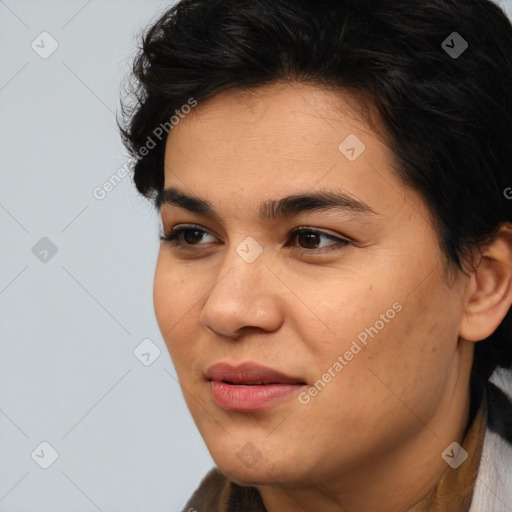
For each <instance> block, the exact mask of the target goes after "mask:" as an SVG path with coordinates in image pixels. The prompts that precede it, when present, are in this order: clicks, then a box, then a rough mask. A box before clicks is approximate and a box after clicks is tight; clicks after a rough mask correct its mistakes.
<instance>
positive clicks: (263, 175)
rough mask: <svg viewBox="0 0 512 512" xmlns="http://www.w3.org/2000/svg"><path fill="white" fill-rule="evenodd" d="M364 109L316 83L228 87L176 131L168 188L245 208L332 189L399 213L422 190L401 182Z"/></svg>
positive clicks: (170, 152)
mask: <svg viewBox="0 0 512 512" xmlns="http://www.w3.org/2000/svg"><path fill="white" fill-rule="evenodd" d="M361 112H362V108H361V105H360V104H359V103H358V102H357V100H356V98H355V97H354V96H352V95H350V94H349V93H347V92H342V91H334V90H332V89H323V88H320V87H318V86H313V85H306V84H298V83H293V84H286V83H278V84H273V85H269V86H265V87H261V88H257V89H251V90H229V91H225V92H223V93H220V94H218V95H216V96H214V97H213V98H211V99H209V100H206V101H204V102H202V103H199V105H197V106H196V107H195V108H194V109H193V110H192V112H191V113H190V114H188V115H186V116H184V118H183V119H181V120H180V123H179V124H178V125H176V126H175V127H174V128H173V129H172V130H171V132H170V134H169V136H168V139H167V145H166V154H165V188H169V187H177V188H180V189H182V190H185V191H187V190H188V192H190V193H191V195H195V196H201V197H209V198H211V199H212V202H217V201H216V200H215V198H224V199H225V198H226V197H230V198H231V199H232V201H233V202H237V204H238V205H239V206H240V207H247V206H248V205H250V204H253V205H254V206H255V205H256V202H254V200H255V199H256V197H258V204H260V203H261V201H263V200H264V199H270V198H272V199H274V198H277V197H282V196H284V195H293V194H294V193H295V192H297V191H299V190H300V192H304V191H305V190H311V191H315V190H318V189H322V190H332V191H333V192H345V193H347V194H349V195H351V196H353V197H356V198H359V199H361V201H364V202H365V203H367V204H369V205H370V206H372V207H374V205H378V207H377V206H375V208H376V209H379V210H380V212H381V213H383V214H392V212H393V211H396V210H397V208H400V205H401V204H402V203H404V198H405V196H408V195H413V196H414V195H415V193H414V192H413V191H412V190H409V189H406V188H405V187H404V186H403V185H402V184H401V183H400V182H399V180H398V178H397V176H396V174H395V172H394V171H393V162H394V160H393V156H392V154H391V151H390V150H389V148H388V147H387V146H386V145H385V144H384V142H383V140H382V137H381V134H380V133H376V132H375V131H374V125H372V127H370V126H368V123H367V121H366V118H365V117H363V115H361ZM377 126H378V125H377ZM418 200H419V198H417V197H416V198H414V197H413V198H411V199H410V200H409V203H411V201H412V202H414V201H418ZM420 208H421V205H420Z"/></svg>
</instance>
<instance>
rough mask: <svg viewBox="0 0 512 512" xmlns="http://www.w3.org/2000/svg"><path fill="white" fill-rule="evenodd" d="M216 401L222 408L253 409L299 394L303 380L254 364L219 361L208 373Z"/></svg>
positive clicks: (244, 410) (251, 410)
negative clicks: (233, 364) (233, 363)
mask: <svg viewBox="0 0 512 512" xmlns="http://www.w3.org/2000/svg"><path fill="white" fill-rule="evenodd" d="M206 378H207V379H208V380H209V383H210V391H211V395H212V398H213V400H214V402H215V403H216V404H217V405H218V406H219V407H221V408H222V409H225V410H228V411H238V412H254V411H259V410H262V409H268V408H270V407H271V406H272V405H274V404H276V403H277V402H279V401H280V400H283V399H285V398H286V397H290V396H291V395H293V394H295V393H297V391H298V390H300V388H301V387H302V386H304V385H305V382H304V380H303V379H301V378H299V377H292V376H290V375H286V374H284V373H281V372H279V371H277V370H273V369H272V368H267V367H266V366H261V365H259V364H255V363H243V364H241V365H239V366H231V365H230V364H227V363H217V364H215V365H213V366H211V367H210V368H209V369H208V370H207V372H206Z"/></svg>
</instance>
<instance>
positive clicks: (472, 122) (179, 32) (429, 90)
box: [118, 0, 512, 416]
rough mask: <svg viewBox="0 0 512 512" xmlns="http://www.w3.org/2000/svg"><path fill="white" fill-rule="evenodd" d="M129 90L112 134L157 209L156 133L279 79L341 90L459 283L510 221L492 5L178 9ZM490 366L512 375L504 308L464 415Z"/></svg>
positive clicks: (422, 1)
mask: <svg viewBox="0 0 512 512" xmlns="http://www.w3.org/2000/svg"><path fill="white" fill-rule="evenodd" d="M454 32H456V33H457V34H454ZM454 38H458V39H454ZM462 40H464V41H465V42H466V43H467V44H468V47H467V49H466V50H465V51H464V53H462V54H461V55H457V54H453V53H451V52H450V51H449V48H455V46H456V43H455V41H457V44H459V43H460V42H462ZM130 78H131V79H130V81H129V84H128V85H129V89H128V91H127V94H126V95H125V96H123V97H122V99H121V116H120V120H119V119H118V124H119V128H120V130H121V134H122V139H123V142H124V144H125V146H126V148H127V149H128V151H129V153H130V154H131V155H132V156H133V157H135V159H134V161H133V162H134V163H133V179H134V183H135V185H136V187H137V189H138V191H139V192H140V193H141V194H143V195H144V196H146V197H148V198H152V199H154V200H155V206H156V207H157V208H158V207H159V205H158V194H159V192H161V191H162V189H163V187H164V153H165V142H166V137H165V136H164V137H161V136H160V137H155V127H158V126H164V124H165V123H166V122H167V123H168V122H169V119H170V118H171V117H172V116H173V115H174V114H175V112H176V111H177V110H179V109H181V108H182V106H183V105H185V104H187V103H188V102H189V101H190V99H191V98H194V100H195V101H197V102H199V103H200V102H201V101H204V100H205V99H207V98H210V97H212V96H214V95H216V94H218V93H220V92H223V91H226V90H229V89H236V88H239V89H240V88H241V89H248V88H253V87H258V86H261V85H265V84H271V83H273V82H277V81H283V80H284V81H301V82H307V83H310V84H315V85H318V86H320V87H329V88H331V87H334V88H338V89H342V90H344V91H349V92H351V93H352V94H354V97H356V98H357V99H358V100H359V103H360V106H361V108H362V111H364V113H365V119H366V120H367V122H368V123H369V124H370V126H371V121H372V119H374V120H375V119H378V121H379V122H380V123H381V124H380V126H384V128H385V133H384V134H383V135H384V136H385V141H386V143H387V145H388V147H389V148H390V150H391V152H392V155H393V158H394V171H395V172H396V176H397V177H398V179H400V180H401V182H403V183H404V184H405V185H406V186H408V187H410V188H412V189H414V190H415V191H417V192H418V193H419V194H420V195H421V197H422V198H423V200H424V201H425V203H426V205H427V206H428V208H429V210H430V212H431V214H432V218H433V220H434V224H435V228H436V232H437V233H438V237H439V243H440V247H441V249H442V252H443V254H444V256H445V258H446V268H452V269H455V268H458V269H460V270H462V271H464V265H463V263H464V261H468V260H469V259H470V256H471V253H472V250H473V249H475V248H479V249H480V248H481V247H482V246H483V245H485V244H486V243H487V242H488V241H490V240H492V238H493V237H494V236H495V235H496V234H497V232H498V230H499V227H500V226H501V224H502V223H505V222H511V221H512V200H509V199H507V197H505V196H506V195H507V194H506V192H505V191H506V190H507V189H508V187H510V186H511V185H512V25H511V22H510V19H509V18H508V16H507V15H506V14H505V13H504V11H503V10H502V9H501V8H500V7H499V6H498V5H497V4H495V3H493V2H491V1H490V0H415V1H414V2H412V1H410V0H182V1H180V2H179V3H177V4H176V5H174V6H172V7H171V8H169V9H168V10H166V11H165V12H164V13H163V14H162V15H160V17H159V18H158V19H157V20H156V21H155V22H153V23H152V24H151V25H150V26H149V28H148V29H147V30H146V31H145V33H144V34H142V40H141V45H140V47H139V51H138V54H137V55H136V58H135V60H134V65H133V72H132V73H131V75H130ZM372 116H373V117H372ZM375 116H377V117H375ZM167 126H169V125H167ZM158 133H160V132H158ZM149 139H151V140H152V144H153V145H152V149H151V151H147V150H146V151H144V148H145V147H146V148H147V143H148V140H149ZM497 367H504V368H510V367H512V313H511V310H510V309H509V311H508V313H507V315H506V317H505V318H504V320H503V321H502V323H501V324H500V326H499V327H498V328H497V329H496V331H495V332H494V333H493V334H492V335H491V336H489V338H487V339H486V340H483V341H480V342H478V343H476V345H475V357H474V362H473V367H472V372H471V383H470V396H471V413H470V414H471V416H473V415H474V413H475V410H476V407H477V406H478V405H479V403H480V400H481V397H482V393H483V392H484V389H485V386H486V384H487V382H488V380H489V377H490V376H491V375H492V373H493V372H494V370H495V369H496V368H497Z"/></svg>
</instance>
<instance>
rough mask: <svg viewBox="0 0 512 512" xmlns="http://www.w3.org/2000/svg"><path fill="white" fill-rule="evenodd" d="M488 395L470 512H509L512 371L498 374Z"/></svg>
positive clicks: (503, 371)
mask: <svg viewBox="0 0 512 512" xmlns="http://www.w3.org/2000/svg"><path fill="white" fill-rule="evenodd" d="M487 393H488V395H487V398H488V425H487V432H486V435H485V440H484V446H483V452H482V457H481V460H480V467H479V471H478V477H477V481H476V483H475V491H474V495H473V502H472V504H471V509H470V512H480V511H482V510H492V511H493V512H508V511H509V510H510V509H509V504H510V503H512V371H511V370H504V369H500V370H497V371H496V372H495V374H494V375H493V376H492V378H491V380H490V383H489V386H488V388H487Z"/></svg>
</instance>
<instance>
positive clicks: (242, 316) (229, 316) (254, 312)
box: [200, 251, 283, 339]
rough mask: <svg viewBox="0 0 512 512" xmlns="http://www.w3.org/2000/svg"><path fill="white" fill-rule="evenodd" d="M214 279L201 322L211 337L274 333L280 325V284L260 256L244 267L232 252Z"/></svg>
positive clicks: (244, 262) (243, 262)
mask: <svg viewBox="0 0 512 512" xmlns="http://www.w3.org/2000/svg"><path fill="white" fill-rule="evenodd" d="M233 253H234V254H233V255H230V257H229V258H227V259H226V261H225V264H224V265H223V266H222V271H221V272H219V274H218V275H217V276H216V278H217V281H216V283H215V284H214V285H213V287H212V289H211V290H210V292H209V293H208V296H207V299H206V302H205V303H204V306H203V308H202V311H201V314H200V321H201V323H202V324H203V325H205V326H206V327H207V328H208V329H210V330H211V331H213V332H214V333H216V334H218V335H220V336H225V337H229V338H235V339H236V338H238V337H239V336H240V335H241V333H242V331H243V330H247V329H248V328H255V329H260V330H263V331H275V330H277V329H279V327H280V326H281V324H282V322H283V314H282V308H281V301H280V300H279V294H280V293H282V291H283V284H282V283H281V282H280V280H279V279H278V278H277V276H276V275H275V273H274V272H272V271H271V269H270V268H269V267H268V266H267V264H266V262H265V258H264V255H263V254H262V255H261V256H260V257H259V258H258V259H257V260H256V261H254V262H252V263H247V262H246V261H244V260H243V258H241V257H240V256H239V255H238V254H237V253H236V252H234V251H233Z"/></svg>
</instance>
